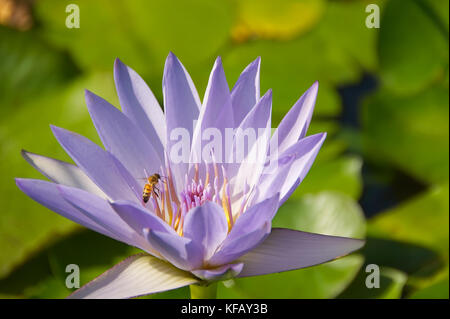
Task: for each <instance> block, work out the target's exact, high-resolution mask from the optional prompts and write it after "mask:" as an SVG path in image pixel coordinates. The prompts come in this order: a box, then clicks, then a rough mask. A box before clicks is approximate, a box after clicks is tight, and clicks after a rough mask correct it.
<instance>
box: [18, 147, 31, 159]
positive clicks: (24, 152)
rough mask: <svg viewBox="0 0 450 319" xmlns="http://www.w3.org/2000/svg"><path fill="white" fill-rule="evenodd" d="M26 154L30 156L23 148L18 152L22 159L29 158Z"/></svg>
mask: <svg viewBox="0 0 450 319" xmlns="http://www.w3.org/2000/svg"><path fill="white" fill-rule="evenodd" d="M28 154H30V152H28V151H27V150H25V149H23V148H22V149H21V150H20V155H22V157H23V158H25V159H28V158H29V157H30V156H29V155H28Z"/></svg>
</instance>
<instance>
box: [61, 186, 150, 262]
mask: <svg viewBox="0 0 450 319" xmlns="http://www.w3.org/2000/svg"><path fill="white" fill-rule="evenodd" d="M58 189H59V191H60V192H61V195H62V197H63V198H64V199H65V200H66V201H67V202H68V203H70V204H71V205H72V206H73V207H75V208H77V209H78V210H79V211H81V212H82V213H83V214H84V215H86V216H88V217H89V218H90V219H92V220H93V221H95V222H96V223H97V224H99V225H101V226H102V227H103V228H105V229H107V230H108V231H110V232H111V233H113V234H115V235H116V236H117V237H118V238H120V239H121V241H123V242H125V243H127V244H129V245H132V246H136V247H139V248H142V249H144V250H147V251H149V252H151V253H153V251H152V250H151V249H150V246H149V245H148V243H147V242H146V240H145V238H144V237H142V236H140V235H139V234H138V233H136V232H135V231H134V229H132V228H131V227H130V226H129V225H128V224H127V223H125V222H124V221H123V220H122V219H121V218H120V217H119V215H117V213H116V212H115V211H114V210H113V209H112V207H111V206H110V204H109V202H108V201H107V200H105V199H103V198H100V197H98V196H96V195H94V194H91V193H88V192H86V191H83V190H81V189H77V188H72V187H67V186H63V185H58Z"/></svg>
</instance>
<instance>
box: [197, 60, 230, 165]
mask: <svg viewBox="0 0 450 319" xmlns="http://www.w3.org/2000/svg"><path fill="white" fill-rule="evenodd" d="M233 125H234V121H233V110H232V107H231V95H230V89H229V88H228V83H227V80H226V78H225V72H224V70H223V66H222V60H221V58H220V57H218V58H217V59H216V62H215V63H214V66H213V69H212V71H211V75H210V77H209V82H208V87H207V88H206V92H205V97H204V99H203V106H202V108H201V110H200V115H199V118H198V122H197V126H196V127H195V131H194V137H193V140H192V151H191V152H192V154H191V158H190V159H191V161H190V163H201V160H200V159H201V156H202V153H201V152H202V147H203V145H204V144H205V141H203V142H202V138H203V136H202V135H203V134H204V133H205V130H206V129H209V128H215V129H217V130H218V132H220V134H221V135H220V137H221V138H222V141H221V142H222V154H221V158H218V156H219V155H218V154H216V161H217V162H219V163H223V162H224V156H225V153H226V150H227V148H229V147H231V145H226V144H225V136H226V132H225V129H226V128H230V129H232V128H233ZM230 144H231V143H230ZM191 167H192V165H191Z"/></svg>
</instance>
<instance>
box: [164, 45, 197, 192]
mask: <svg viewBox="0 0 450 319" xmlns="http://www.w3.org/2000/svg"><path fill="white" fill-rule="evenodd" d="M163 95H164V113H165V116H166V130H167V132H166V139H167V142H166V152H167V153H168V155H169V159H170V160H171V159H172V156H170V152H171V151H172V146H173V145H174V144H176V143H177V142H179V140H178V139H180V137H179V136H177V135H176V133H177V130H175V129H182V130H185V131H186V132H187V133H188V134H189V139H190V144H191V142H192V138H193V131H194V121H197V119H198V115H199V110H200V105H201V103H200V98H199V96H198V93H197V90H196V89H195V86H194V84H193V82H192V79H191V77H190V76H189V74H188V73H187V71H186V69H185V68H184V66H183V65H182V64H181V62H180V61H179V60H178V58H177V57H176V56H175V55H174V54H173V53H172V52H170V53H169V56H168V57H167V59H166V64H165V67H164V76H163ZM172 131H173V134H175V135H174V136H172V137H171V133H172ZM183 155H185V158H184V159H183V161H182V163H175V162H174V163H171V165H170V166H171V169H172V173H173V177H174V179H175V186H176V187H177V190H178V191H181V189H182V187H181V184H182V183H183V181H184V176H185V174H186V173H187V171H188V168H189V165H188V162H189V156H190V154H183Z"/></svg>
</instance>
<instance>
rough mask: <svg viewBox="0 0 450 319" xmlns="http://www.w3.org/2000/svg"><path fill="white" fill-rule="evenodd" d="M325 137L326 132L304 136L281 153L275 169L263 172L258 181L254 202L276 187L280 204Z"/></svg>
mask: <svg viewBox="0 0 450 319" xmlns="http://www.w3.org/2000/svg"><path fill="white" fill-rule="evenodd" d="M325 138H326V133H319V134H315V135H311V136H308V137H305V138H303V139H301V140H299V141H298V142H297V143H295V144H294V145H292V146H291V147H289V148H288V149H287V150H286V151H285V152H284V153H283V154H281V155H280V157H279V162H278V164H279V166H278V167H277V168H276V169H275V171H265V172H263V175H262V176H261V180H260V181H259V183H258V197H257V200H256V202H257V201H259V200H262V199H264V198H267V196H270V194H271V193H273V190H274V189H277V190H278V191H279V192H280V203H279V205H280V206H281V205H282V204H283V203H284V202H285V201H286V200H287V199H288V198H289V196H290V195H291V194H292V192H293V191H295V189H296V188H297V187H298V185H299V184H300V183H301V182H302V181H303V179H304V178H305V177H306V174H307V173H308V172H309V169H310V168H311V166H312V164H313V163H314V160H315V158H316V156H317V153H318V152H319V150H320V148H321V146H322V144H323V142H324V140H325Z"/></svg>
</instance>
